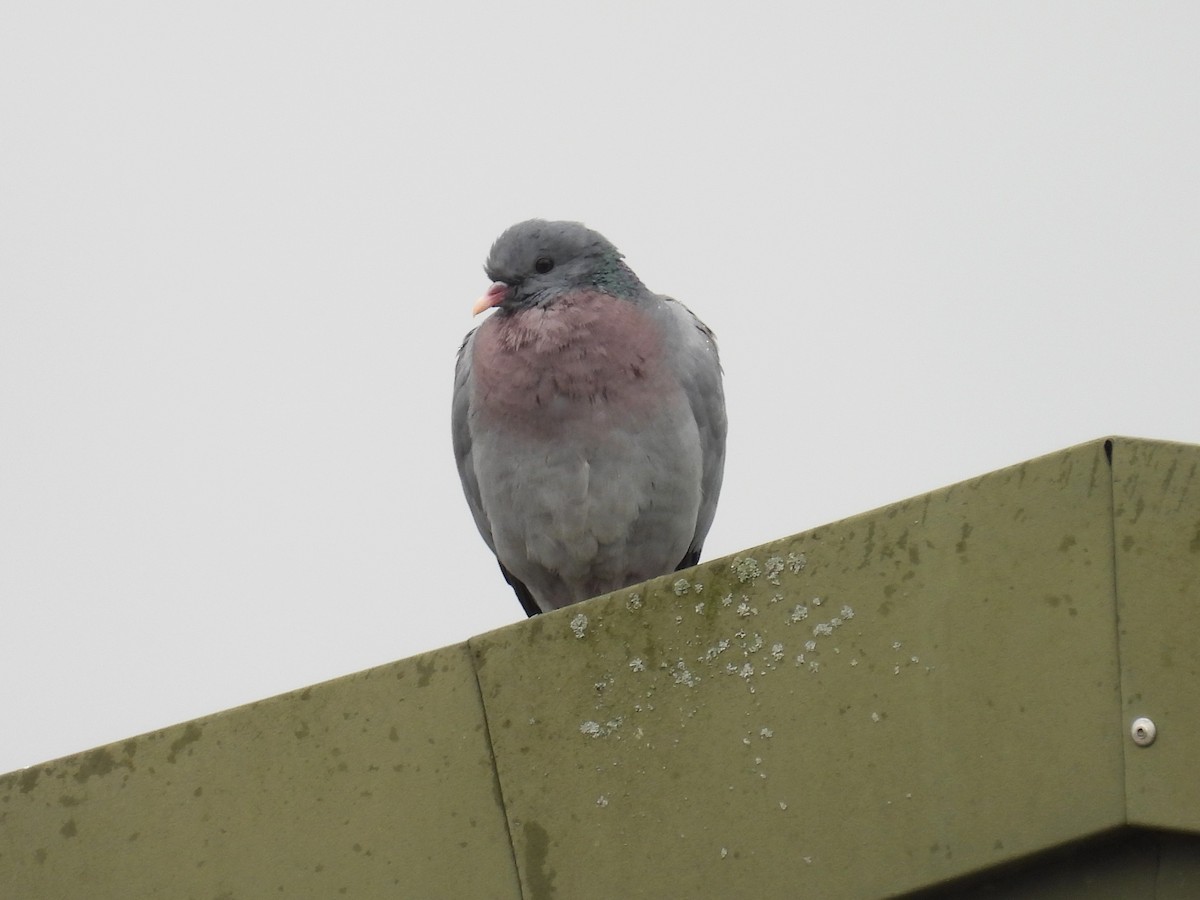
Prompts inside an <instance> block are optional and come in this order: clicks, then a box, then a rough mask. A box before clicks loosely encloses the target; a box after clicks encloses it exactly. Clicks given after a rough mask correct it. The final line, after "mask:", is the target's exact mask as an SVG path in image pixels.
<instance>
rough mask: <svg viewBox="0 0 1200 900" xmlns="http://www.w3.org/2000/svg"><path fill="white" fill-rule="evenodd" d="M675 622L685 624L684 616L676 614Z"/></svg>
mask: <svg viewBox="0 0 1200 900" xmlns="http://www.w3.org/2000/svg"><path fill="white" fill-rule="evenodd" d="M675 624H676V625H682V624H683V616H676V617H675Z"/></svg>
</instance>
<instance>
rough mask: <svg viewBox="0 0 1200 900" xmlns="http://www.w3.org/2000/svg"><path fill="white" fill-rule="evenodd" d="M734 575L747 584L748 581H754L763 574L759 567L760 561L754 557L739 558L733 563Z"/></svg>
mask: <svg viewBox="0 0 1200 900" xmlns="http://www.w3.org/2000/svg"><path fill="white" fill-rule="evenodd" d="M733 573H734V574H735V575H737V580H738V581H740V582H742V584H745V583H746V582H747V581H753V580H754V579H755V578H757V577H758V576H759V575H761V574H762V569H760V568H759V567H758V560H756V559H755V558H754V557H753V556H747V557H746V558H744V559H743V558H741V557H738V558H737V559H735V560H734V561H733Z"/></svg>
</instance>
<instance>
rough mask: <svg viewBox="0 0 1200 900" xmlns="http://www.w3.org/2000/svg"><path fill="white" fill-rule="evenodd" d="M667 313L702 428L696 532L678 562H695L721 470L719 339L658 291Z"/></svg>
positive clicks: (722, 432) (685, 383) (714, 509)
mask: <svg viewBox="0 0 1200 900" xmlns="http://www.w3.org/2000/svg"><path fill="white" fill-rule="evenodd" d="M661 299H662V300H663V301H665V302H664V304H663V305H664V307H665V308H666V310H667V313H668V315H670V317H671V320H672V323H673V330H674V332H675V334H676V336H677V341H673V342H672V343H673V344H674V346H673V347H672V348H671V352H673V353H675V354H676V359H675V362H674V365H675V366H676V370H677V372H678V374H679V380H680V383H681V384H682V385H683V389H684V391H685V392H686V394H687V398H688V403H689V404H690V405H691V408H692V415H694V416H695V417H696V427H697V429H698V430H699V433H700V452H701V461H702V466H703V468H702V472H701V479H700V491H701V495H700V512H699V514H698V515H697V517H696V532H695V534H694V535H693V536H692V541H691V544H689V545H688V552H687V555H686V556H685V557H684V558H683V560H682V561H681V562H680V564H679V568H681V569H682V568H687V567H688V566H694V565H695V564H696V563H697V562H699V560H700V550H701V548H702V547H703V545H704V538H705V537H706V536H707V535H708V529H709V528H711V527H712V523H713V517H714V516H715V515H716V512H717V500H718V498H719V497H720V495H721V481H722V479H723V478H724V474H725V433H726V430H727V421H726V418H725V391H724V388H723V387H722V384H721V360H720V356H719V355H718V353H717V339H716V336H715V335H714V334H713V333H712V329H710V328H709V327H708V326H707V325H705V324H704V323H703V322H701V321H700V320H699V319H698V318H697V317H696V315H695V313H693V312H692V311H691V310H690V309H688V308H687V307H686V306H684V305H683V304H682V303H680V302H679V301H678V300H675V299H673V298H671V297H662V298H661Z"/></svg>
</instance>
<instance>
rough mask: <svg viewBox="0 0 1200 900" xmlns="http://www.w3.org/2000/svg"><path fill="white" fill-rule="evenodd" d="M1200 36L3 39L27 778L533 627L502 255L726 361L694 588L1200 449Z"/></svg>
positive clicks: (387, 25) (173, 20)
mask: <svg viewBox="0 0 1200 900" xmlns="http://www.w3.org/2000/svg"><path fill="white" fill-rule="evenodd" d="M1198 46H1200V4H1196V3H1191V2H1180V3H1150V2H1141V3H1111V2H1109V3H1104V2H1080V3H1046V2H1027V3H1025V2H1003V3H972V4H963V3H959V2H946V3H932V2H921V3H906V4H897V3H874V4H842V3H838V4H821V5H820V7H818V6H817V5H815V4H814V5H805V4H794V3H792V4H772V3H763V2H741V3H737V4H733V3H722V4H714V3H708V4H697V3H694V2H689V3H683V2H674V3H647V2H645V0H642V2H636V3H635V2H627V3H611V4H603V3H589V4H587V5H586V6H585V5H582V4H578V5H576V4H571V3H564V2H554V3H549V2H547V3H531V2H525V0H516V2H509V3H503V4H499V3H482V2H480V3H474V4H462V3H443V4H415V3H410V4H401V3H386V4H385V3H362V2H348V3H341V4H323V5H321V7H320V8H318V5H317V4H307V3H282V2H279V3H261V2H248V3H209V4H188V5H186V7H185V5H184V4H163V3H151V2H145V3H128V2H127V3H111V4H103V5H101V4H89V3H80V2H76V3H52V2H39V3H23V4H18V3H9V4H6V5H5V6H4V10H3V12H2V13H0V634H2V635H3V637H2V641H0V711H2V713H0V772H4V771H8V770H11V769H15V768H17V767H20V766H23V765H29V764H33V763H37V762H41V761H44V760H46V759H50V758H53V757H57V756H61V755H64V754H68V753H73V752H77V751H80V750H84V749H87V748H89V747H92V746H94V745H97V744H100V743H106V742H109V741H114V740H119V739H121V738H124V737H128V736H131V735H133V734H137V733H140V732H143V731H148V730H152V729H156V728H160V727H162V726H165V725H168V724H172V723H174V722H178V721H181V720H185V719H190V718H193V717H196V716H199V715H204V714H207V713H211V712H215V711H217V710H220V709H224V708H227V707H230V706H234V705H237V704H241V703H244V702H248V701H251V700H256V699H260V698H262V697H265V696H269V695H271V694H275V693H279V692H281V691H285V690H290V689H293V688H298V687H302V686H304V685H307V684H310V683H313V682H317V681H321V680H324V679H328V678H333V677H336V676H339V675H344V674H347V673H350V672H354V671H357V670H359V669H363V668H366V667H368V666H371V665H375V664H379V663H383V662H387V661H389V660H393V659H398V658H402V657H406V656H411V655H412V654H415V653H418V652H421V651H424V650H430V649H434V648H437V647H441V646H444V645H446V644H450V643H453V642H456V641H460V640H463V639H465V638H467V637H469V636H470V635H473V634H477V633H480V632H483V631H486V630H489V629H492V628H495V627H498V626H500V625H504V624H507V623H509V622H514V621H517V620H519V619H520V618H521V617H522V613H521V609H520V606H519V605H518V603H517V601H516V599H515V598H514V597H513V595H512V593H511V592H510V591H509V589H508V587H507V586H506V585H505V584H504V582H503V580H502V579H501V577H500V574H499V572H498V571H497V569H496V567H495V564H494V562H493V560H492V558H491V556H490V554H489V553H488V552H487V549H486V548H485V546H484V544H483V542H482V541H481V540H480V538H479V537H478V535H477V534H476V532H475V530H474V527H473V525H472V523H471V520H470V517H469V515H468V512H467V507H466V504H465V502H464V501H463V498H462V495H461V492H460V489H459V485H458V478H457V474H456V473H455V469H454V465H453V459H452V454H451V450H450V439H449V422H448V420H449V399H450V386H451V374H452V370H453V362H454V353H455V351H456V350H457V348H458V344H459V341H460V339H461V338H462V336H463V334H464V333H465V332H466V330H467V329H468V328H469V327H471V325H472V321H471V319H470V315H469V310H470V306H471V304H472V302H473V301H474V300H475V298H476V297H477V296H478V295H479V294H480V293H481V292H482V290H483V289H484V288H485V287H486V285H487V281H486V279H485V277H484V275H483V272H482V270H481V264H482V261H483V258H484V256H485V254H486V252H487V250H488V247H489V246H490V243H491V241H492V240H493V239H494V238H495V237H496V235H498V234H499V233H500V231H501V230H503V229H504V228H505V227H506V226H508V225H510V224H512V223H513V222H515V221H518V220H520V219H524V218H528V217H530V216H535V215H537V216H545V217H550V218H570V219H578V220H581V221H584V222H586V223H588V224H589V225H591V226H592V227H594V228H597V229H598V230H600V231H601V232H603V233H604V234H605V235H607V236H608V237H609V238H610V239H611V240H613V242H614V243H616V244H617V246H618V247H620V248H621V249H622V250H624V252H625V253H626V256H627V259H628V261H629V262H630V264H631V265H632V266H633V268H634V270H635V271H637V272H638V274H639V275H640V276H641V277H642V279H643V280H644V281H645V282H646V283H647V284H648V285H649V286H650V287H651V288H653V289H655V290H658V291H664V292H669V293H672V294H674V295H675V296H677V297H678V298H680V299H681V300H683V301H684V302H686V303H687V304H688V305H689V306H691V307H692V309H693V310H695V311H696V312H697V314H699V315H700V316H701V317H702V318H703V319H704V320H705V321H707V322H708V324H709V325H711V326H712V327H713V328H714V329H716V331H717V333H718V337H719V339H720V344H721V350H722V355H723V359H724V363H725V370H726V390H727V398H728V404H729V412H730V423H731V424H730V428H731V433H730V441H729V461H728V469H727V472H726V479H725V489H724V494H723V497H722V503H721V507H720V509H719V510H718V513H717V521H716V525H715V527H714V528H713V531H712V533H711V534H710V536H709V542H708V546H707V547H706V553H705V557H706V558H713V557H715V556H721V555H725V554H729V553H733V552H736V551H738V550H741V549H744V548H747V547H750V546H753V545H755V544H758V543H761V542H763V541H766V540H769V539H772V538H776V537H782V536H785V535H788V534H791V533H794V532H797V531H802V530H807V529H809V528H812V527H815V526H817V525H821V524H824V523H826V522H829V521H833V520H836V519H840V518H844V517H846V516H849V515H853V514H855V513H858V512H862V511H864V510H866V509H869V508H872V507H875V506H879V505H882V504H885V503H889V502H892V501H895V500H900V499H903V498H905V497H908V496H911V495H913V494H918V493H922V492H925V491H927V490H931V489H934V488H937V487H939V486H941V485H944V484H948V483H951V482H955V481H959V480H962V479H964V478H967V477H971V476H974V475H977V474H980V473H983V472H986V471H990V470H992V469H996V468H999V467H1002V466H1005V465H1008V464H1011V463H1016V462H1019V461H1021V460H1024V459H1027V458H1029V457H1032V456H1036V455H1040V454H1042V453H1047V452H1051V451H1054V450H1058V449H1061V448H1063V447H1066V446H1069V445H1071V444H1075V443H1079V442H1082V441H1087V440H1091V439H1094V438H1098V437H1102V436H1104V435H1106V434H1109V433H1123V434H1134V435H1139V436H1144V437H1156V438H1164V439H1171V440H1182V441H1193V442H1200V421H1198V417H1197V410H1198V406H1200V404H1198V399H1197V385H1198V383H1200V378H1198V375H1200V372H1198V370H1200V363H1198V350H1197V347H1198V343H1200V297H1198V296H1197V285H1198V284H1200V253H1198V250H1200V164H1198V161H1200V53H1198V52H1197V49H1196V48H1197V47H1198Z"/></svg>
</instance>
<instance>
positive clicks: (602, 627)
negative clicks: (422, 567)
mask: <svg viewBox="0 0 1200 900" xmlns="http://www.w3.org/2000/svg"><path fill="white" fill-rule="evenodd" d="M1198 467H1200V448H1198V447H1194V446H1185V445H1178V444H1167V443H1162V442H1154V441H1140V440H1132V439H1125V438H1115V439H1112V440H1111V441H1096V442H1092V443H1089V444H1084V445H1081V446H1078V447H1074V448H1071V449H1068V450H1064V451H1062V452H1060V453H1055V454H1052V455H1049V456H1045V457H1041V458H1039V459H1035V460H1031V461H1028V462H1025V463H1022V464H1020V465H1017V466H1013V467H1011V468H1008V469H1003V470H1001V471H998V472H994V473H991V474H989V475H985V476H983V477H980V478H977V479H973V480H971V481H968V482H963V483H961V484H957V485H953V486H951V487H947V488H944V489H942V490H939V491H934V492H932V493H929V494H926V495H923V496H920V497H916V498H913V499H911V500H907V501H904V502H902V503H897V504H894V505H892V506H888V507H884V508H882V509H879V510H874V511H871V512H868V513H865V514H863V515H860V516H856V517H854V518H851V519H847V520H845V521H842V522H837V523H834V524H832V525H829V526H825V527H822V528H818V529H815V530H813V531H810V532H807V533H804V534H800V535H796V536H793V537H790V538H786V539H783V540H780V541H777V542H773V543H771V544H767V545H764V546H763V547H759V548H755V549H753V550H750V551H746V552H745V553H743V554H739V555H737V556H735V557H732V558H728V559H724V560H718V561H715V562H712V563H708V564H704V565H701V566H699V567H697V568H696V569H693V570H689V571H688V572H685V573H680V574H679V575H678V576H669V577H666V578H661V579H657V580H655V581H652V582H648V583H647V584H645V585H641V586H638V587H636V588H632V589H629V590H625V591H620V592H618V593H616V594H613V595H609V596H607V597H601V598H597V599H596V600H592V601H589V602H587V603H585V604H580V605H578V606H576V607H572V608H570V609H567V610H562V611H560V612H557V613H554V614H551V615H547V616H541V617H538V618H536V619H533V620H530V621H528V622H522V623H519V624H517V625H513V626H510V627H508V628H503V629H500V630H498V631H494V632H491V633H489V634H486V635H482V636H480V637H477V638H474V639H472V640H471V641H469V642H468V643H467V644H466V645H458V646H455V647H448V648H445V649H443V650H439V651H435V652H433V653H429V654H424V655H422V656H418V657H414V658H413V659H410V660H405V661H402V662H399V663H395V664H393V665H390V666H384V667H380V668H378V669H373V670H370V671H368V672H364V673H360V674H358V675H353V676H349V677H347V678H343V679H339V680H336V681H333V682H329V683H326V684H322V685H317V686H315V687H313V688H310V689H307V690H305V691H301V692H298V693H294V694H289V695H285V696H283V697H278V698H274V699H272V700H268V701H265V702H263V703H259V704H254V705H251V706H248V707H242V708H240V709H237V710H232V711H230V712H227V713H222V714H219V715H217V716H213V717H209V718H206V719H202V720H197V721H196V722H193V723H187V724H184V725H180V726H176V727H174V728H171V729H166V730H165V731H162V732H158V733H155V734H153V735H148V736H143V737H141V738H136V739H132V740H130V741H127V742H124V743H121V744H114V745H112V746H110V747H105V748H100V749H98V750H94V751H91V752H90V753H86V754H82V755H80V756H76V757H70V758H68V759H65V760H60V761H57V762H52V763H48V764H46V765H45V766H39V767H35V768H32V769H28V770H24V771H22V772H16V773H12V774H11V775H7V776H3V777H0V884H5V885H13V886H14V887H15V888H16V893H15V894H14V896H20V897H28V898H65V897H88V898H104V897H114V898H116V897H122V898H124V897H129V896H180V897H184V896H195V897H205V898H208V897H215V896H227V897H258V896H267V895H280V896H288V897H295V896H301V897H305V896H313V897H318V896H319V897H327V896H338V895H339V892H342V891H343V890H344V893H345V894H346V895H347V896H359V897H377V896H378V897H382V896H395V895H397V893H400V895H404V896H420V897H456V898H457V897H468V896H469V897H480V896H486V897H492V896H495V897H526V898H544V897H552V896H558V897H567V898H592V897H595V898H611V897H685V896H686V897H734V896H750V895H753V896H756V897H766V898H769V897H789V898H790V897H795V896H814V897H817V896H819V897H827V896H828V897H833V896H836V897H879V896H890V895H894V894H897V893H901V892H904V891H912V890H917V889H921V888H932V887H935V886H937V885H952V884H959V885H961V884H964V882H960V881H955V880H956V879H963V878H968V879H970V878H979V877H981V875H980V873H988V872H992V873H999V874H997V875H996V877H995V878H993V879H992V880H991V882H989V886H988V889H989V890H991V891H995V890H997V889H998V888H997V885H1000V884H1001V883H1002V882H1004V880H1005V879H1009V883H1011V884H1013V885H1015V884H1017V883H1018V881H1016V880H1013V879H1017V878H1018V877H1019V878H1020V879H1025V881H1021V882H1020V883H1021V884H1028V883H1031V882H1029V879H1034V881H1036V880H1037V879H1038V878H1039V877H1043V875H1044V878H1045V879H1047V880H1046V881H1045V884H1046V885H1047V886H1049V885H1050V884H1051V881H1050V880H1049V879H1052V878H1057V879H1059V881H1058V882H1054V883H1056V884H1059V883H1061V884H1065V883H1067V882H1064V881H1063V879H1064V878H1065V879H1067V881H1069V880H1070V878H1071V877H1073V876H1072V875H1071V874H1070V873H1071V872H1079V871H1084V870H1086V871H1087V872H1090V873H1091V875H1089V876H1088V877H1092V876H1093V875H1097V873H1100V872H1102V870H1103V871H1107V870H1105V869H1104V866H1103V865H1101V863H1104V865H1107V866H1108V869H1109V870H1111V869H1112V868H1113V866H1114V865H1116V863H1115V862H1113V860H1116V859H1118V858H1120V859H1125V858H1128V859H1129V860H1132V861H1134V862H1131V863H1130V866H1133V867H1134V868H1136V867H1137V866H1141V867H1142V868H1141V869H1140V870H1139V871H1147V870H1146V869H1145V865H1144V863H1145V859H1146V854H1145V852H1141V851H1138V852H1134V851H1133V850H1131V851H1130V852H1129V853H1127V854H1125V855H1121V854H1113V853H1107V854H1106V853H1104V852H1102V851H1101V852H1096V853H1092V854H1090V856H1089V855H1088V854H1086V853H1084V854H1082V855H1076V856H1075V857H1072V859H1073V860H1074V861H1075V862H1074V863H1072V866H1073V868H1072V866H1067V867H1066V868H1065V869H1064V867H1063V865H1062V863H1061V860H1058V859H1057V858H1056V860H1055V861H1051V862H1048V863H1046V865H1045V867H1044V868H1038V867H1037V861H1038V860H1039V859H1042V858H1043V857H1039V856H1038V854H1041V853H1044V852H1045V851H1048V850H1051V849H1052V848H1056V847H1078V846H1081V844H1080V842H1084V843H1083V844H1082V846H1084V847H1089V846H1093V845H1092V844H1090V843H1088V842H1089V841H1100V842H1103V841H1111V840H1113V837H1112V836H1113V835H1114V834H1125V833H1126V832H1125V831H1123V829H1128V828H1130V827H1132V826H1138V827H1141V828H1146V829H1152V828H1161V829H1174V830H1176V831H1177V832H1179V833H1178V834H1177V835H1176V836H1175V837H1176V838H1178V840H1174V842H1173V843H1171V845H1170V850H1171V853H1172V854H1173V856H1172V858H1173V859H1174V860H1175V861H1176V863H1177V865H1175V866H1174V868H1173V871H1175V872H1177V873H1183V874H1182V875H1180V876H1179V878H1180V880H1181V883H1185V884H1187V883H1190V879H1191V876H1192V875H1193V874H1195V873H1198V872H1200V865H1196V860H1197V859H1200V856H1198V851H1197V843H1196V841H1195V840H1194V838H1193V836H1194V835H1195V834H1196V833H1197V832H1198V831H1200V804H1197V803H1196V802H1195V800H1194V798H1195V797H1197V796H1200V767H1198V766H1197V765H1196V762H1197V752H1198V751H1197V750H1196V748H1197V747H1200V718H1197V717H1196V716H1195V715H1194V709H1195V707H1196V703H1197V700H1200V671H1198V668H1200V666H1198V664H1197V661H1196V654H1195V649H1194V648H1195V647H1196V646H1197V645H1198V643H1200V612H1198V610H1200V605H1198V604H1197V599H1198V597H1197V594H1198V593H1200V577H1198V576H1200V482H1197V479H1196V473H1197V469H1198ZM1135 716H1149V717H1151V718H1152V719H1153V720H1154V722H1155V724H1156V726H1157V729H1158V737H1157V740H1156V741H1155V742H1154V743H1153V744H1152V745H1150V746H1148V747H1144V748H1143V747H1138V746H1137V745H1135V744H1134V743H1133V741H1132V739H1131V738H1130V733H1129V723H1130V721H1131V719H1132V718H1133V717H1135ZM1145 833H1146V834H1149V833H1150V832H1145ZM1146 840H1148V838H1147V839H1146ZM1144 843H1145V840H1143V841H1142V843H1141V844H1136V846H1135V845H1130V846H1133V847H1134V850H1137V848H1139V847H1142V848H1143V849H1144V847H1143V845H1144ZM1160 843H1161V842H1160ZM1095 846H1101V845H1100V844H1096V845H1095ZM1087 859H1091V860H1092V863H1090V864H1085V863H1080V862H1079V861H1080V860H1087ZM1023 860H1024V861H1029V860H1033V861H1034V862H1033V863H1031V864H1032V865H1034V868H1033V869H1030V868H1028V867H1026V868H1025V869H1023V870H1021V872H1020V874H1019V876H1017V875H1014V876H1012V878H1010V877H1009V875H1007V874H1004V873H1008V872H1011V871H1014V870H1012V869H1011V867H1012V866H1013V865H1016V864H1019V863H1020V862H1021V861H1023ZM1105 860H1107V862H1106V863H1105V862H1104V861H1105ZM1089 865H1090V866H1091V867H1090V868H1088V866H1089ZM1055 866H1057V868H1055ZM1006 867H1007V868H1006ZM1064 872H1066V873H1067V874H1064ZM1122 872H1123V873H1124V874H1123V875H1122V876H1121V877H1126V876H1128V877H1136V873H1135V872H1134V871H1133V869H1132V868H1129V867H1126V868H1124V869H1122ZM1039 873H1043V875H1039ZM1130 873H1133V874H1130ZM1081 877H1082V876H1081ZM1097 877H1103V878H1113V877H1116V876H1112V875H1098V876H1097ZM1191 887H1193V888H1195V884H1191ZM945 889H946V890H958V888H953V889H952V888H949V887H947V888H945ZM1022 890H1024V888H1022ZM989 895H990V896H991V895H995V894H994V893H993V894H989ZM1011 895H1012V896H1019V894H1011ZM1053 895H1054V896H1059V895H1063V896H1068V895H1070V894H1069V892H1068V893H1062V892H1060V891H1058V889H1057V888H1056V889H1055V893H1054V894H1053ZM1180 896H1183V894H1180Z"/></svg>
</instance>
